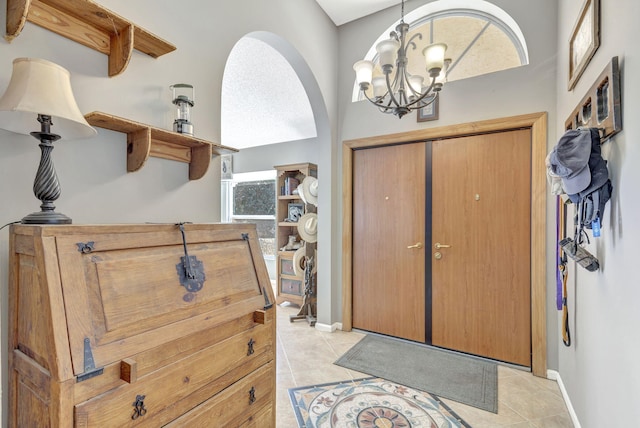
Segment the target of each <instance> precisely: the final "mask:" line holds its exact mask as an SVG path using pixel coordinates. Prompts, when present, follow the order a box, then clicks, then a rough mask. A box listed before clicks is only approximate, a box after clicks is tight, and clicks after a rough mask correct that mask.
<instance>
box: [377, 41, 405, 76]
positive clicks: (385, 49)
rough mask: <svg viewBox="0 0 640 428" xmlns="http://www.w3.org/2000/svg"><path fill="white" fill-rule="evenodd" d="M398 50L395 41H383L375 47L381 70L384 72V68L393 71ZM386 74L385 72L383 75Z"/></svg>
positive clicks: (398, 44)
mask: <svg viewBox="0 0 640 428" xmlns="http://www.w3.org/2000/svg"><path fill="white" fill-rule="evenodd" d="M398 49H400V42H399V41H397V40H396V39H387V40H383V41H381V42H380V43H378V44H377V45H376V51H377V52H378V61H379V63H380V66H381V67H382V69H383V70H385V68H390V70H389V71H391V69H393V66H394V64H395V63H396V59H397V57H398ZM386 72H387V71H386V70H385V73H386Z"/></svg>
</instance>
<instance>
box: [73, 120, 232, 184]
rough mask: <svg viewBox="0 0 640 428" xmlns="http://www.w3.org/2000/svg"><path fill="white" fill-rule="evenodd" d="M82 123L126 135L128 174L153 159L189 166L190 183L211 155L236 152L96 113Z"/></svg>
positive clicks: (208, 162) (205, 169)
mask: <svg viewBox="0 0 640 428" xmlns="http://www.w3.org/2000/svg"><path fill="white" fill-rule="evenodd" d="M85 119H87V122H89V124H91V125H93V126H97V127H99V128H104V129H109V130H111V131H118V132H123V133H125V134H127V171H128V172H134V171H137V170H139V169H140V168H142V167H143V166H144V164H145V162H146V161H147V159H148V158H149V156H153V157H158V158H162V159H169V160H174V161H178V162H185V163H188V164H189V180H197V179H199V178H202V177H203V176H204V175H205V173H206V172H207V170H208V169H209V164H210V163H211V157H212V156H213V155H223V154H230V153H235V152H237V151H238V150H237V149H234V148H231V147H226V146H222V145H220V144H215V143H212V142H210V141H206V140H201V139H199V138H195V137H192V136H190V135H186V134H178V133H177V132H173V131H167V130H166V129H161V128H155V127H153V126H149V125H145V124H142V123H138V122H134V121H132V120H129V119H124V118H121V117H117V116H113V115H110V114H107V113H102V112H99V111H94V112H92V113H88V114H86V115H85Z"/></svg>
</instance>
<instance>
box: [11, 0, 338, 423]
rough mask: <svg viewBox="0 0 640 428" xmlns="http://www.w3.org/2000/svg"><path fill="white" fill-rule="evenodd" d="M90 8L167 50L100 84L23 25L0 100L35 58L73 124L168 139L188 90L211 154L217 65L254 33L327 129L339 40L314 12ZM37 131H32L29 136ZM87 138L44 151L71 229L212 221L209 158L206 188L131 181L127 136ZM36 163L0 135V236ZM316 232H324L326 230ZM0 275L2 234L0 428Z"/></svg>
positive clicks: (152, 171) (125, 1)
mask: <svg viewBox="0 0 640 428" xmlns="http://www.w3.org/2000/svg"><path fill="white" fill-rule="evenodd" d="M5 3H6V2H5V1H2V2H1V4H0V10H1V11H2V12H0V13H1V15H0V21H1V22H4V21H5V18H4V17H5V12H4V11H5V10H6V4H5ZM99 3H100V4H102V5H104V6H105V7H107V8H109V9H111V10H112V11H114V12H116V13H117V14H119V15H121V16H123V17H126V18H128V19H130V20H132V21H133V22H134V23H136V24H138V25H140V26H141V27H143V28H145V29H147V30H149V31H151V32H153V33H155V34H156V35H158V36H160V37H162V38H164V39H166V40H168V41H170V42H171V43H173V44H174V45H176V46H177V50H176V51H175V52H172V53H170V54H167V55H165V56H162V57H160V58H158V59H153V58H151V57H149V56H147V55H144V54H142V53H140V52H137V51H134V54H133V57H132V58H131V62H130V63H129V66H128V67H127V69H126V70H125V72H124V73H123V74H122V75H120V76H117V77H113V78H109V77H107V57H106V56H105V55H102V54H100V53H98V52H96V51H93V50H91V49H88V48H86V47H84V46H82V45H79V44H77V43H74V42H72V41H70V40H68V39H65V38H62V37H60V36H57V35H56V34H54V33H51V32H49V31H47V30H44V29H42V28H40V27H37V26H35V25H33V24H31V23H27V24H26V26H25V28H24V30H23V32H22V34H20V36H18V37H17V38H16V39H15V40H14V41H13V42H11V43H10V44H9V43H7V42H6V41H4V40H2V41H0V45H1V49H0V91H2V92H3V91H4V88H5V87H6V85H7V84H8V82H9V78H10V75H11V69H12V65H11V63H12V61H13V59H14V58H17V57H25V56H26V57H40V58H45V59H48V60H50V61H53V62H56V63H58V64H60V65H62V66H63V67H65V68H67V69H68V70H69V71H70V72H71V75H72V86H73V89H74V93H75V96H76V100H77V102H78V105H79V107H80V109H81V111H82V112H85V113H88V112H90V111H94V110H98V111H103V112H106V113H111V114H115V115H117V116H122V117H126V118H130V119H132V120H135V121H139V122H143V123H147V124H150V125H154V126H157V127H161V128H167V129H171V125H172V122H173V108H172V105H171V92H170V90H169V85H171V84H173V83H190V84H193V85H194V87H195V88H196V100H197V104H196V106H195V107H194V108H193V110H192V113H193V117H192V122H193V123H194V127H195V135H196V136H197V137H200V138H204V139H208V140H211V141H214V142H221V141H220V94H221V84H222V74H223V71H224V65H225V62H226V59H227V56H228V54H229V52H230V51H231V49H232V47H233V46H234V44H235V43H236V41H237V40H239V39H240V38H241V37H242V36H244V35H245V34H247V33H250V32H253V31H258V30H259V31H265V32H271V33H274V34H276V35H278V36H279V37H280V38H282V39H284V40H286V41H288V42H289V43H290V44H291V46H292V47H293V48H295V50H297V52H298V53H299V56H300V60H301V61H304V62H305V63H306V64H307V65H308V68H309V69H310V70H312V71H313V76H312V77H313V79H314V80H315V81H316V85H317V88H318V94H319V95H320V96H321V98H323V99H321V100H320V103H321V104H322V105H323V106H326V109H327V111H326V112H325V115H326V116H328V117H329V119H330V120H331V122H334V123H335V118H336V108H335V106H336V95H335V94H336V84H337V83H336V82H337V80H336V79H337V76H336V71H335V70H336V63H337V54H336V51H337V37H338V35H337V30H336V28H335V26H334V25H333V23H332V22H331V21H330V20H329V19H328V18H327V17H326V15H325V14H324V12H323V11H322V9H320V7H319V6H318V5H317V4H316V2H315V1H314V0H296V1H291V0H270V1H268V2H266V1H263V0H238V1H228V2H220V1H210V0H190V1H189V2H187V3H181V2H175V1H169V0H136V1H135V2H132V1H130V0H100V1H99ZM315 102H318V100H317V99H316V100H315ZM37 125H38V124H37V123H34V130H36V129H37ZM53 130H54V131H55V126H54V128H53ZM323 132H324V135H325V137H324V139H323V140H322V141H321V142H320V143H319V144H320V145H323V146H324V147H323V148H322V149H321V150H319V152H320V154H319V155H318V156H319V159H318V162H319V163H321V162H327V160H328V159H330V158H331V150H332V148H331V141H330V140H331V136H332V133H331V132H330V130H327V129H325V130H324V131H323ZM98 133H99V134H98V136H97V137H95V138H93V139H89V140H80V141H64V136H63V139H62V140H61V141H59V142H57V143H56V144H55V149H54V151H53V159H54V162H55V165H56V168H57V171H58V176H59V178H60V182H61V184H62V196H61V197H60V199H59V200H58V202H57V204H56V205H57V207H58V211H60V212H62V213H65V214H67V215H68V216H70V217H71V218H73V221H74V223H75V224H87V223H90V224H95V223H120V222H125V223H132V222H177V221H193V222H214V221H218V220H219V218H220V179H219V177H220V167H219V159H218V158H214V161H213V162H212V165H211V167H210V169H209V171H208V173H207V174H206V175H205V177H203V178H202V179H200V180H197V181H189V180H188V167H187V165H186V164H183V163H179V162H173V161H168V160H163V159H156V158H150V159H149V160H148V162H147V164H146V165H145V166H144V167H143V168H142V169H141V170H140V171H138V172H135V173H127V172H126V136H125V135H124V134H121V133H117V132H112V131H107V130H104V129H98ZM221 143H222V144H224V141H222V142H221ZM39 154H40V152H39V148H38V146H37V141H36V140H35V139H34V138H32V137H30V136H20V135H17V134H13V133H9V132H5V131H0V172H1V173H2V180H0V196H1V197H2V202H1V203H0V204H1V205H0V206H1V208H0V226H1V225H3V224H5V223H8V222H10V221H14V220H19V219H20V218H22V217H23V216H24V215H26V214H28V213H30V212H32V211H38V210H39V201H37V200H36V199H35V197H34V196H33V193H32V189H31V187H32V183H33V178H34V175H35V170H36V168H37V164H38V160H39ZM271 166H273V165H271ZM325 170H327V171H328V170H330V167H329V166H327V168H326V169H325ZM328 182H330V180H329V181H328ZM326 197H328V195H327V196H326ZM329 207H330V204H329ZM327 224H329V225H330V224H331V223H330V221H329V220H327ZM329 227H330V226H329ZM328 247H329V246H327V248H328ZM327 251H328V250H327ZM7 266H8V228H5V229H3V230H2V231H0V290H2V292H1V294H0V300H1V306H0V312H1V317H0V323H1V327H2V330H1V331H2V334H1V350H2V355H1V357H2V358H1V359H2V380H3V382H2V387H3V391H2V401H3V406H2V407H3V410H4V411H3V414H4V415H5V419H4V420H5V424H6V413H5V412H6V408H7V407H6V405H7V403H6V397H7V393H6V388H7V366H6V361H7V359H6V352H7V295H6V293H7V291H6V290H7V275H8V273H7ZM5 424H3V425H5Z"/></svg>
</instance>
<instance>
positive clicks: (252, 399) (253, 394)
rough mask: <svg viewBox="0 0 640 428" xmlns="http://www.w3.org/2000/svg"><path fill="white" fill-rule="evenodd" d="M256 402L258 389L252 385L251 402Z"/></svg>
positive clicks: (250, 391)
mask: <svg viewBox="0 0 640 428" xmlns="http://www.w3.org/2000/svg"><path fill="white" fill-rule="evenodd" d="M255 402H256V389H255V388H254V387H253V386H252V387H251V389H250V390H249V404H253V403H255Z"/></svg>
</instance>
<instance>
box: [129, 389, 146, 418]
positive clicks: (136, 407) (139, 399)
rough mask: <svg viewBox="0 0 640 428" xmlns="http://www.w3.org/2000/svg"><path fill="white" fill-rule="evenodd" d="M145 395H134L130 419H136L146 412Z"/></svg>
mask: <svg viewBox="0 0 640 428" xmlns="http://www.w3.org/2000/svg"><path fill="white" fill-rule="evenodd" d="M145 397H146V395H136V401H134V402H133V414H132V415H131V419H133V420H136V419H138V418H139V417H140V416H144V415H146V414H147V408H146V407H144V399H145Z"/></svg>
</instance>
